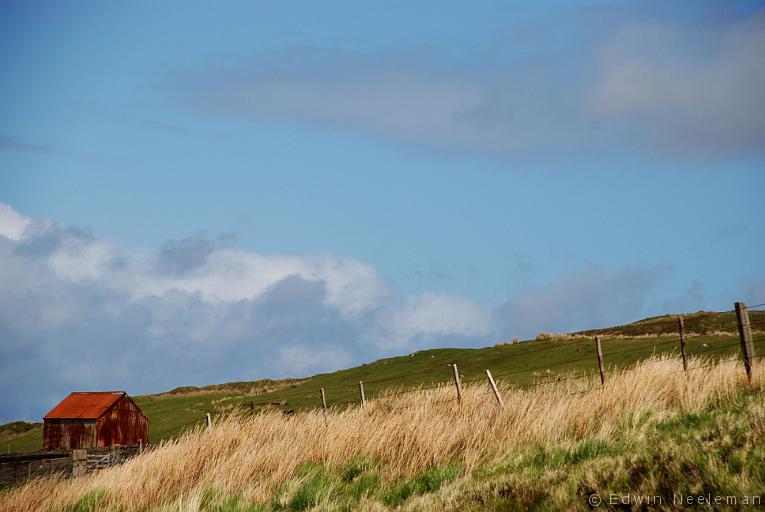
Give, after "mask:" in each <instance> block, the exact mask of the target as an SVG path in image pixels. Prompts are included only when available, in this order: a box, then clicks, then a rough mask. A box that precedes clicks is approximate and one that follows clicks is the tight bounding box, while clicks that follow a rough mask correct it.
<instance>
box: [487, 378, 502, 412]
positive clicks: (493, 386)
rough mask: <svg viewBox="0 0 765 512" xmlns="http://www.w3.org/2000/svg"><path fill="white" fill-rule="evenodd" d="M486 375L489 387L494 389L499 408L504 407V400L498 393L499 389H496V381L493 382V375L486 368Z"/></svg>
mask: <svg viewBox="0 0 765 512" xmlns="http://www.w3.org/2000/svg"><path fill="white" fill-rule="evenodd" d="M486 377H487V378H488V379H489V384H491V389H492V391H494V397H495V398H496V399H497V403H498V404H499V408H500V409H504V408H505V402H504V401H503V400H502V395H500V394H499V390H498V389H497V383H496V382H494V377H492V376H491V372H490V371H489V370H486Z"/></svg>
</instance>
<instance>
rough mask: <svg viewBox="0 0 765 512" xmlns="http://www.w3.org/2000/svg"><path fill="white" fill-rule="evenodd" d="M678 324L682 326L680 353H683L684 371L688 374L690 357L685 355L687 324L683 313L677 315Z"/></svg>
mask: <svg viewBox="0 0 765 512" xmlns="http://www.w3.org/2000/svg"><path fill="white" fill-rule="evenodd" d="M677 325H678V327H679V328H680V353H681V354H682V355H683V371H684V372H685V374H686V375H688V357H687V356H686V355H685V324H684V323H683V315H680V316H678V317H677Z"/></svg>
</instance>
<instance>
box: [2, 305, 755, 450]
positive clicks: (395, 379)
mask: <svg viewBox="0 0 765 512" xmlns="http://www.w3.org/2000/svg"><path fill="white" fill-rule="evenodd" d="M751 314H752V322H753V323H755V322H760V321H761V320H765V312H761V311H757V312H755V311H753V312H751ZM730 315H731V313H697V314H694V315H687V316H686V330H687V332H695V333H701V332H716V331H720V330H735V317H733V318H732V319H731V317H730ZM731 322H732V324H731ZM672 325H674V328H675V329H676V327H677V320H676V318H675V317H670V316H663V317H656V318H652V319H646V320H641V321H639V322H635V323H633V324H628V325H626V326H619V327H612V328H607V329H601V330H597V331H587V335H592V336H594V335H595V334H601V335H606V336H607V335H619V336H626V335H627V334H629V335H630V336H643V337H640V338H606V339H604V340H603V357H604V362H605V365H606V366H607V367H608V368H610V369H618V368H623V367H625V366H628V365H630V364H633V363H634V362H636V361H638V360H639V359H643V358H645V357H647V356H649V355H651V354H652V353H654V352H655V353H657V354H659V353H673V352H674V353H676V354H677V355H678V357H679V352H680V343H679V337H676V336H671V335H669V336H667V335H666V334H667V333H671V332H672V331H671V330H669V329H670V327H671V326H672ZM662 333H664V334H665V335H664V336H656V337H644V336H646V335H649V336H650V335H657V334H662ZM755 340H756V343H755V347H756V348H755V350H756V351H757V352H758V353H762V349H760V348H759V347H760V346H762V345H765V336H763V335H762V334H757V335H756V336H755ZM739 351H740V348H739V340H738V336H732V335H722V336H721V335H704V336H695V337H692V338H690V339H689V340H688V342H687V352H688V354H689V355H693V356H708V357H713V358H718V357H721V356H724V355H728V354H735V353H739ZM449 363H457V365H458V368H459V371H460V374H461V376H462V378H463V380H465V381H471V380H479V381H485V374H484V370H486V369H489V370H491V372H492V373H493V375H494V376H495V378H496V379H497V380H498V381H501V382H503V383H509V384H513V385H517V386H529V385H532V384H533V383H534V382H536V381H539V380H540V379H545V380H546V379H548V378H552V377H555V376H559V375H570V374H572V373H584V372H597V368H598V367H597V359H596V356H595V346H594V343H593V341H592V339H591V338H589V339H585V338H572V339H567V340H555V341H527V342H522V343H516V344H508V345H499V346H494V347H487V348H482V349H434V350H423V351H420V352H416V353H414V354H410V355H406V356H400V357H393V358H388V359H381V360H379V361H375V362H373V363H369V364H363V365H361V366H357V367H355V368H350V369H346V370H340V371H337V372H333V373H325V374H319V375H315V376H313V377H310V378H308V379H304V380H301V381H293V382H286V383H284V384H283V385H284V386H285V387H282V388H281V389H279V390H276V391H272V392H267V393H260V392H257V393H255V394H253V393H251V389H250V386H249V384H250V383H234V384H232V385H229V386H223V387H222V388H221V387H217V388H216V387H211V389H208V390H207V391H205V392H204V393H200V392H199V390H197V389H196V388H189V392H184V389H178V390H175V391H174V392H172V393H167V394H163V395H145V396H137V397H133V398H134V400H135V401H136V403H137V404H138V406H139V407H140V408H141V410H143V412H144V413H145V414H146V415H147V416H148V418H149V425H150V441H151V442H152V443H158V442H160V441H161V440H163V439H170V438H173V437H175V436H177V435H179V434H180V433H182V432H184V431H185V430H188V429H190V428H193V427H194V426H196V425H201V424H203V423H204V421H205V420H204V417H205V413H207V412H210V413H211V414H213V415H215V416H217V415H220V414H224V413H226V412H227V411H230V410H232V409H235V408H241V409H244V410H249V403H250V402H255V404H256V408H258V409H260V408H262V407H279V408H281V409H282V410H285V411H289V410H301V409H305V408H313V407H320V406H321V399H320V392H319V389H320V388H324V389H325V392H326V397H327V404H328V406H330V407H333V406H334V407H348V406H354V405H355V404H357V403H358V401H359V392H358V382H359V381H364V388H365V392H366V397H367V399H373V398H375V397H378V396H380V395H383V394H386V393H390V392H392V391H395V390H397V389H398V390H403V389H407V388H414V387H418V386H429V385H434V384H438V383H445V384H448V383H450V382H451V379H452V370H451V368H450V367H449V366H448V365H449ZM487 385H488V384H487ZM218 389H219V390H218ZM62 398H63V394H62ZM54 405H55V404H51V407H53V406H54ZM41 442H42V428H41V427H39V426H37V427H35V428H32V429H31V430H29V431H27V432H24V433H15V434H9V435H3V434H2V431H0V443H2V444H0V447H2V448H0V449H2V450H4V451H5V450H10V451H26V450H36V449H39V448H40V445H41Z"/></svg>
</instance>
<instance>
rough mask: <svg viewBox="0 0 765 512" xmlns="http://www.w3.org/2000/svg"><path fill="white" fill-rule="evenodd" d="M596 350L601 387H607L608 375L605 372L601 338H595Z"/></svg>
mask: <svg viewBox="0 0 765 512" xmlns="http://www.w3.org/2000/svg"><path fill="white" fill-rule="evenodd" d="M595 349H596V350H597V352H598V369H599V370H600V385H601V386H605V385H606V374H605V373H604V372H603V349H602V348H601V346H600V336H595Z"/></svg>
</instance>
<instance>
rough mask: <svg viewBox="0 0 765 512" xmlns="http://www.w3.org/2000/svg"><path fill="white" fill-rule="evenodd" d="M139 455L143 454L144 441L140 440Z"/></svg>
mask: <svg viewBox="0 0 765 512" xmlns="http://www.w3.org/2000/svg"><path fill="white" fill-rule="evenodd" d="M138 453H139V455H140V454H141V453H143V439H139V440H138Z"/></svg>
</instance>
